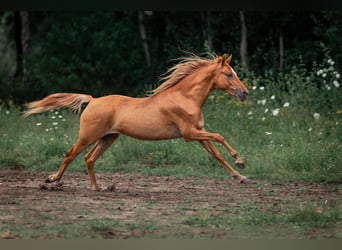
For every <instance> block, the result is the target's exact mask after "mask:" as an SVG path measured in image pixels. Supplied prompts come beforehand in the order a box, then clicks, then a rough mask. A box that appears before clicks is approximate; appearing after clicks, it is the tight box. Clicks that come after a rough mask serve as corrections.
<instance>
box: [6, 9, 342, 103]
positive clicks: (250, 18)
mask: <svg viewBox="0 0 342 250" xmlns="http://www.w3.org/2000/svg"><path fill="white" fill-rule="evenodd" d="M0 20H1V23H0V86H1V91H0V100H2V102H8V101H9V100H10V101H11V102H14V103H16V104H22V103H24V102H27V101H31V100H34V99H38V98H42V97H44V96H45V95H47V94H50V93H53V92H78V93H89V94H91V95H93V96H102V95H107V94H112V93H116V94H125V95H130V96H139V95H143V93H144V91H145V90H146V89H149V88H152V87H155V86H157V85H158V77H159V76H160V75H161V74H162V73H164V72H165V71H166V69H167V68H168V67H170V66H172V65H173V64H174V63H175V61H172V59H174V58H177V57H180V56H184V55H185V54H184V51H189V52H193V53H196V54H198V55H204V54H202V53H205V52H212V53H215V54H218V55H221V54H222V53H231V54H233V62H232V65H233V67H235V68H236V69H238V70H237V71H238V74H239V75H240V77H242V78H244V77H247V76H249V79H251V78H253V77H251V75H253V76H258V77H261V78H263V79H268V80H269V79H271V77H272V76H273V77H276V78H277V79H279V76H281V75H284V74H291V71H292V70H293V67H294V66H295V67H297V68H298V65H300V68H301V70H306V71H310V70H311V69H312V68H315V69H317V71H318V70H319V65H320V64H321V63H323V61H324V60H325V61H326V62H327V60H329V59H330V60H332V61H333V62H334V63H333V65H331V66H333V67H334V69H333V70H331V71H332V72H331V73H334V72H335V76H336V75H337V74H338V73H337V72H341V62H342V54H341V46H342V12H341V11H315V12H310V11H306V12H299V11H297V12H276V11H269V12H262V11H224V12H216V11H215V12H214V11H213V12H211V11H201V12H199V11H196V12H171V11H167V12H164V11H107V12H106V11H97V12H61V11H57V12H47V11H32V12H31V11H1V12H0ZM332 61H331V62H332ZM328 66H329V65H328ZM321 68H324V67H321ZM314 73H315V74H316V73H317V72H314ZM323 73H327V72H321V75H322V74H323ZM338 76H339V75H338ZM254 78H255V77H254ZM338 79H339V78H336V79H335V78H334V80H335V83H334V80H332V83H334V85H335V87H336V85H337V84H338V85H339V81H338ZM282 82H284V81H282ZM260 84H262V85H265V84H267V82H265V81H254V82H253V84H251V85H260ZM285 85H286V84H285V83H284V84H279V88H283V89H284V90H285V91H287V90H288V87H286V86H285ZM314 85H316V86H315V87H318V88H321V87H323V88H324V86H325V84H324V83H323V81H320V80H317V81H316V82H315V83H314ZM331 87H334V86H333V85H332V84H331Z"/></svg>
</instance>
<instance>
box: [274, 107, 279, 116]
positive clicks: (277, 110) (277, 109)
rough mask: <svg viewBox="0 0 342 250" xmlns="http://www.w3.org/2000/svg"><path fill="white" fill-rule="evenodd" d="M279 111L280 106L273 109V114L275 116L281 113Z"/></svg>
mask: <svg viewBox="0 0 342 250" xmlns="http://www.w3.org/2000/svg"><path fill="white" fill-rule="evenodd" d="M279 111H280V109H279V108H276V109H273V110H272V115H273V116H277V115H278V114H279Z"/></svg>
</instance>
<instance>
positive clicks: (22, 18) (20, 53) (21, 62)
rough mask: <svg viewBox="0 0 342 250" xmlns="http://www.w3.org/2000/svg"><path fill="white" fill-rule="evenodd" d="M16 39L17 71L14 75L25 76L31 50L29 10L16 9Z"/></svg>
mask: <svg viewBox="0 0 342 250" xmlns="http://www.w3.org/2000/svg"><path fill="white" fill-rule="evenodd" d="M13 15H14V39H15V45H16V71H15V74H14V77H15V78H17V77H24V75H25V72H26V67H27V65H26V59H27V55H28V51H29V40H30V25H29V12H28V11H14V13H13Z"/></svg>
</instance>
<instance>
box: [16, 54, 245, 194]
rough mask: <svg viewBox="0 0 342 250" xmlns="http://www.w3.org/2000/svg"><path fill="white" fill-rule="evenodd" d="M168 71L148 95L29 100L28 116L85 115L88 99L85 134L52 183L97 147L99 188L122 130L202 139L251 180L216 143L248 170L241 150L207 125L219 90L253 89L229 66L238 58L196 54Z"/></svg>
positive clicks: (240, 93)
mask: <svg viewBox="0 0 342 250" xmlns="http://www.w3.org/2000/svg"><path fill="white" fill-rule="evenodd" d="M182 59H183V60H181V61H180V62H179V63H178V64H176V65H175V66H173V67H172V68H170V69H169V70H168V71H167V72H166V76H165V77H163V78H162V80H164V82H163V83H162V84H161V85H160V86H159V87H158V88H156V89H155V90H153V91H152V93H151V95H150V96H148V97H145V98H131V97H127V96H122V95H109V96H103V97H99V98H93V97H92V96H90V95H85V94H73V93H56V94H51V95H49V96H47V97H45V98H44V99H42V100H38V101H34V102H31V103H29V104H28V105H27V106H28V109H27V110H26V111H25V112H24V114H23V116H24V117H27V116H29V115H31V114H36V113H41V112H45V111H48V110H52V109H58V108H69V109H71V110H73V111H78V112H79V113H80V111H81V109H82V104H84V103H88V105H87V106H86V108H85V109H84V110H83V112H82V114H81V116H80V130H79V137H78V140H77V142H76V144H74V145H73V147H72V148H71V149H69V150H68V151H67V152H66V154H65V157H64V160H63V162H62V164H61V166H60V168H59V170H58V171H57V172H56V173H55V174H53V175H50V176H49V177H48V179H47V180H46V181H47V182H54V181H58V180H60V179H61V178H62V175H63V173H64V172H65V170H66V169H67V167H68V165H69V164H70V163H71V162H72V161H73V160H74V159H75V157H76V156H77V155H78V154H80V153H81V152H82V151H83V150H84V149H86V148H87V147H88V146H90V145H92V144H94V143H95V145H94V147H93V148H92V149H91V150H90V151H89V152H88V153H87V154H86V156H85V161H86V165H87V168H88V173H89V177H90V182H91V187H92V189H93V190H97V189H99V188H98V186H97V184H96V179H95V174H94V164H95V162H96V160H97V159H98V158H99V157H100V156H101V155H102V154H103V152H104V151H105V150H106V149H108V147H109V146H111V145H112V143H113V142H114V141H115V140H116V139H117V138H118V137H119V135H120V134H124V135H127V136H131V137H134V138H137V139H141V140H164V139H172V138H179V137H183V138H184V139H185V140H186V141H199V143H200V144H201V145H202V146H203V147H204V148H205V149H206V150H207V151H208V152H209V153H211V154H212V155H213V156H214V157H215V158H216V159H217V160H218V161H219V162H221V163H222V164H223V165H224V166H225V167H226V168H227V169H228V171H229V172H230V174H231V175H232V176H233V177H235V178H237V179H238V180H239V181H240V182H248V179H247V178H246V177H245V176H243V175H241V174H240V173H239V172H238V171H236V170H234V169H233V168H232V167H231V166H230V164H229V163H228V162H227V161H226V160H225V159H224V158H223V156H222V155H221V154H220V152H219V151H218V150H217V149H216V148H215V146H214V145H213V143H212V141H216V142H219V143H221V144H222V145H223V146H224V147H225V148H226V149H227V150H228V151H229V153H230V154H231V156H232V157H233V158H234V159H235V160H236V161H235V164H236V165H237V166H238V167H240V168H243V167H244V163H243V161H242V159H241V158H240V157H239V155H238V153H237V152H236V151H235V150H234V149H233V148H232V147H231V146H230V145H229V144H228V143H227V141H226V140H225V138H224V137H223V136H222V135H220V134H216V133H209V132H207V131H206V130H205V129H204V119H203V114H202V111H201V108H202V106H203V104H204V103H205V101H206V100H207V98H208V96H209V94H210V93H211V92H212V91H213V90H215V89H221V90H223V91H224V92H226V93H228V94H230V95H232V96H237V97H238V98H239V100H241V101H243V100H245V99H246V98H247V96H248V90H247V88H246V87H245V86H244V85H243V83H242V82H241V81H240V80H239V78H238V76H237V74H236V73H235V71H234V70H233V68H232V67H231V66H230V65H229V64H230V62H231V59H232V56H231V55H230V56H229V57H228V58H227V56H226V54H224V55H223V56H216V57H213V58H211V59H208V58H201V57H198V56H195V55H192V56H189V57H184V58H182Z"/></svg>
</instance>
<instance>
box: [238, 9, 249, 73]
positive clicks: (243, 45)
mask: <svg viewBox="0 0 342 250" xmlns="http://www.w3.org/2000/svg"><path fill="white" fill-rule="evenodd" d="M239 15H240V27H241V42H240V56H241V64H242V66H243V67H245V68H248V61H247V59H248V58H247V26H246V21H245V14H244V12H243V11H239Z"/></svg>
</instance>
